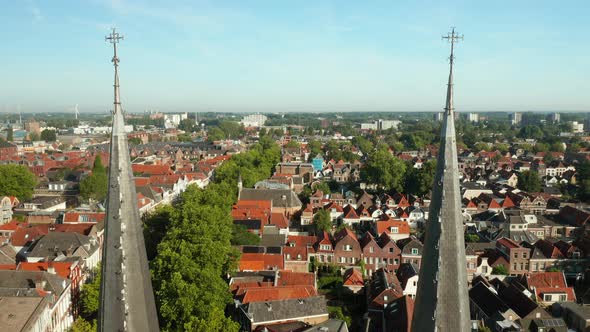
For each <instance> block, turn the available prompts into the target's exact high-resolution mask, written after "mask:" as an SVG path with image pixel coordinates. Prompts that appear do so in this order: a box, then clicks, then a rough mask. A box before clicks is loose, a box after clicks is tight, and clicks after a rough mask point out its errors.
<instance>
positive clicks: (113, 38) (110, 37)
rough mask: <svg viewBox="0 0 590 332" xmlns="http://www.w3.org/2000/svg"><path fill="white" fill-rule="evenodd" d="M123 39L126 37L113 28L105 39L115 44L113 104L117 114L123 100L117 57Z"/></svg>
mask: <svg viewBox="0 0 590 332" xmlns="http://www.w3.org/2000/svg"><path fill="white" fill-rule="evenodd" d="M122 39H124V37H123V36H122V35H120V34H119V33H118V32H117V30H116V29H115V28H113V30H112V31H111V34H110V35H108V36H106V37H104V40H105V41H108V42H110V43H111V44H113V60H111V61H112V62H113V66H115V84H114V85H113V86H114V87H115V101H114V103H113V104H114V106H115V109H114V110H113V113H117V112H118V111H119V110H120V109H121V99H120V97H119V58H118V57H117V44H118V43H119V41H120V40H122Z"/></svg>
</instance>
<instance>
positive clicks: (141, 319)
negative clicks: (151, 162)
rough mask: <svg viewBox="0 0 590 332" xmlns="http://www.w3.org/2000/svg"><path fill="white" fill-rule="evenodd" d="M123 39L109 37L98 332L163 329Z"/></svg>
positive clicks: (113, 36) (116, 34)
mask: <svg viewBox="0 0 590 332" xmlns="http://www.w3.org/2000/svg"><path fill="white" fill-rule="evenodd" d="M122 38H123V37H122V36H120V35H119V34H118V33H117V32H116V31H115V30H114V29H113V32H112V33H111V34H110V36H108V37H107V38H106V39H107V40H108V41H110V42H111V43H112V44H113V48H114V56H113V65H114V66H115V85H114V88H115V91H114V93H115V101H114V111H113V129H112V133H111V146H110V163H109V189H108V198H107V205H106V208H107V216H106V223H105V240H104V243H103V251H102V280H101V285H100V311H99V319H98V330H99V331H105V332H107V331H108V332H112V331H159V327H158V315H157V312H156V305H155V301H154V293H153V290H152V282H151V277H150V271H149V268H148V261H147V256H146V250H145V243H144V239H143V227H142V224H141V219H140V217H139V210H138V207H137V194H136V192H135V184H134V181H133V172H132V171H131V162H130V159H129V147H128V143H127V134H126V133H125V123H124V117H123V111H122V109H121V101H120V98H119V73H118V64H119V58H118V57H117V43H118V42H119V40H121V39H122Z"/></svg>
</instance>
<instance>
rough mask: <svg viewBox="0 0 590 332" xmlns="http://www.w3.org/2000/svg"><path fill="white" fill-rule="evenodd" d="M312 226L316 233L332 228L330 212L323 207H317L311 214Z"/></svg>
mask: <svg viewBox="0 0 590 332" xmlns="http://www.w3.org/2000/svg"><path fill="white" fill-rule="evenodd" d="M313 226H314V229H315V231H316V234H320V233H322V232H324V231H326V232H329V231H330V230H332V218H331V217H330V213H329V212H328V211H326V210H324V209H319V210H318V211H317V212H316V213H315V214H314V216H313Z"/></svg>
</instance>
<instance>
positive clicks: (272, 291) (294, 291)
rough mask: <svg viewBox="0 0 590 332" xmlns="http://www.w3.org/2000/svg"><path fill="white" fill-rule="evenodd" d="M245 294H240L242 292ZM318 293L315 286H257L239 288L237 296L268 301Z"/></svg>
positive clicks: (242, 299)
mask: <svg viewBox="0 0 590 332" xmlns="http://www.w3.org/2000/svg"><path fill="white" fill-rule="evenodd" d="M242 292H243V294H240V293H242ZM315 295H317V292H316V290H315V288H314V287H313V286H278V287H255V288H247V289H244V290H242V289H239V290H238V292H237V294H236V296H237V297H241V302H242V303H244V304H246V303H251V302H267V301H276V300H286V299H304V298H308V297H311V296H315Z"/></svg>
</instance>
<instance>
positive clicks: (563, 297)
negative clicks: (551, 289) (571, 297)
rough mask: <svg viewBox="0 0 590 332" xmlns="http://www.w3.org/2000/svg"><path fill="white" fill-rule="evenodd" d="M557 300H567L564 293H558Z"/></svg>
mask: <svg viewBox="0 0 590 332" xmlns="http://www.w3.org/2000/svg"><path fill="white" fill-rule="evenodd" d="M559 301H560V302H563V301H567V295H565V294H562V295H559Z"/></svg>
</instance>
